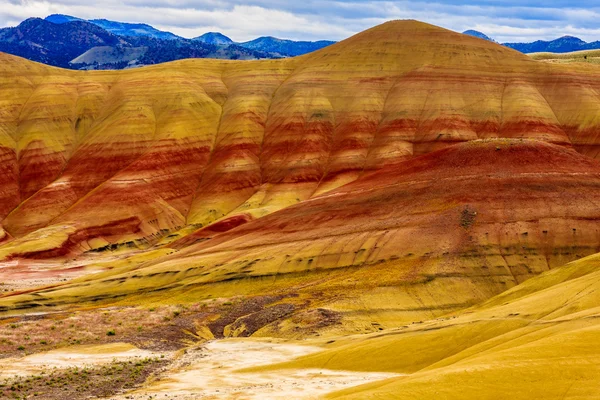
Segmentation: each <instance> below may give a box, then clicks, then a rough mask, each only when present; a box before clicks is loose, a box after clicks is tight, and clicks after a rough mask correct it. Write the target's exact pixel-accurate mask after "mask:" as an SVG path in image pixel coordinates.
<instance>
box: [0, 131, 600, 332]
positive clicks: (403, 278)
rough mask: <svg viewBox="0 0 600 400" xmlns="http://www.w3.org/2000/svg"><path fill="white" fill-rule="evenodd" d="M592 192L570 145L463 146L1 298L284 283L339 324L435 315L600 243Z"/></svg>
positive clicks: (598, 190) (596, 175)
mask: <svg viewBox="0 0 600 400" xmlns="http://www.w3.org/2000/svg"><path fill="white" fill-rule="evenodd" d="M599 195H600V164H599V163H598V162H596V161H595V160H592V159H589V158H587V157H585V156H582V155H580V154H578V153H577V152H575V151H574V150H572V149H566V148H564V147H560V146H557V145H552V144H548V143H544V142H541V141H533V140H508V139H496V140H478V141H472V142H469V143H464V144H458V145H456V146H452V147H449V148H446V149H443V150H439V151H436V152H433V153H431V154H428V155H424V156H421V157H418V158H414V159H412V160H408V161H405V162H404V163H400V164H397V165H392V166H388V167H386V168H384V169H382V170H381V171H378V172H374V173H372V174H370V175H366V176H364V177H362V178H361V179H359V180H357V181H356V182H353V183H351V184H348V185H346V186H344V187H342V188H339V189H337V190H334V191H332V192H330V193H327V194H324V195H322V196H319V197H316V198H314V199H311V200H308V201H305V202H303V203H301V204H298V205H295V206H291V207H288V208H286V209H285V210H281V211H279V212H276V213H273V214H271V215H268V216H265V217H263V218H260V219H257V220H254V221H250V222H247V223H246V224H244V225H241V226H238V227H237V228H234V229H232V230H230V231H228V232H225V233H221V234H216V235H215V236H214V237H213V239H211V240H209V241H204V242H201V243H198V244H194V245H191V246H189V247H187V248H185V249H183V250H181V251H179V252H177V253H174V254H172V255H170V256H167V257H165V258H162V259H159V260H157V261H155V262H150V263H146V264H145V265H144V266H143V267H142V268H140V269H137V270H135V271H132V272H128V273H124V274H122V275H114V276H110V277H108V278H102V279H96V280H94V279H92V280H91V281H87V282H79V283H74V284H72V285H67V286H65V287H61V288H57V289H54V290H47V291H42V292H40V293H39V294H38V295H37V296H33V297H14V298H12V299H11V298H9V299H7V302H5V304H13V305H15V304H17V303H15V302H18V303H19V307H27V306H29V305H28V304H29V303H35V304H38V305H41V304H46V303H51V304H60V303H62V302H66V303H70V302H72V301H85V300H91V299H110V298H113V297H116V298H120V297H122V296H126V295H131V294H143V295H147V296H153V295H152V294H151V293H152V292H153V291H155V290H158V291H159V294H158V296H159V297H161V298H162V296H167V297H171V296H176V297H174V298H175V299H177V298H178V297H177V296H183V297H184V298H188V297H190V298H204V297H206V296H210V295H211V294H213V295H214V294H215V293H216V294H217V295H219V296H228V295H233V294H238V295H248V294H260V293H265V292H267V293H271V292H281V291H283V292H284V293H300V294H302V296H306V298H309V299H311V301H314V303H312V304H314V305H313V307H316V306H319V305H320V306H323V305H327V306H328V307H330V308H333V309H335V310H336V311H339V312H341V313H342V314H343V315H344V316H346V317H347V320H346V322H345V327H346V328H347V327H348V326H350V327H352V328H355V327H361V326H362V325H363V324H367V323H368V324H370V322H369V321H379V323H383V324H386V323H390V324H392V323H394V324H397V323H398V322H402V321H413V320H415V319H420V318H427V317H429V318H431V317H436V316H438V315H440V314H443V313H445V312H448V311H450V310H453V309H459V308H462V307H466V306H468V305H471V304H474V303H475V302H477V301H481V300H483V299H486V298H489V297H491V296H492V295H494V294H497V293H500V292H502V291H504V290H506V289H508V288H510V287H512V286H514V285H516V284H518V283H521V282H523V281H524V280H525V279H527V278H530V277H532V276H534V275H537V274H539V273H541V272H543V271H546V270H548V269H550V268H552V267H554V266H558V265H561V264H563V263H565V262H568V261H571V260H574V259H577V258H580V257H583V256H585V255H588V254H592V253H595V252H598V250H599V249H600V246H599V244H598V243H600V231H599V227H600V224H599V222H600V211H599V209H600V208H599V207H598V204H597V199H598V198H599V197H598V196H599ZM234 226H235V224H234ZM90 287H93V288H94V290H93V293H88V291H89V288H90ZM164 290H166V291H164ZM190 290H191V292H189V291H190ZM198 290H199V291H198ZM183 293H187V294H185V295H182V294H183ZM192 293H194V294H192ZM366 310H368V312H367V311H366ZM365 313H366V314H365ZM282 329H283V328H282Z"/></svg>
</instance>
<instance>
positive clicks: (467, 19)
mask: <svg viewBox="0 0 600 400" xmlns="http://www.w3.org/2000/svg"><path fill="white" fill-rule="evenodd" d="M540 4H545V5H540ZM53 13H61V14H69V15H73V16H77V17H81V18H86V19H92V18H106V19H112V20H116V21H125V22H145V23H148V24H150V25H153V26H155V27H157V28H159V29H162V30H167V31H171V32H173V33H176V34H178V35H181V36H184V37H195V36H198V35H200V34H202V33H205V32H208V31H219V32H222V33H224V34H226V35H228V36H230V37H231V38H232V39H234V40H236V41H244V40H249V39H253V38H255V37H257V36H264V35H272V36H277V37H281V38H288V39H305V40H316V39H332V40H340V39H343V38H346V37H348V36H350V35H352V34H354V33H357V32H359V31H362V30H364V29H366V28H369V27H371V26H374V25H377V24H379V23H382V22H384V21H387V20H390V19H406V18H411V19H418V20H421V21H426V22H429V23H432V24H435V25H440V26H443V27H446V28H449V29H453V30H456V31H464V30H466V29H477V30H480V31H482V32H484V33H486V34H488V35H489V36H491V37H493V38H494V39H496V40H498V41H500V42H513V41H532V40H536V39H554V38H556V37H559V36H563V35H573V36H578V37H580V38H582V39H584V40H587V41H594V40H600V23H599V22H600V2H599V1H598V0H552V1H547V2H540V1H539V0H535V1H531V0H462V1H461V0H436V1H410V0H409V1H379V0H365V1H362V0H320V1H316V0H247V1H244V0H122V1H119V0H98V1H95V0H91V1H90V0H56V1H38V0H0V26H2V27H4V26H15V25H18V23H19V22H20V21H22V20H24V19H26V18H28V17H45V16H47V15H49V14H53Z"/></svg>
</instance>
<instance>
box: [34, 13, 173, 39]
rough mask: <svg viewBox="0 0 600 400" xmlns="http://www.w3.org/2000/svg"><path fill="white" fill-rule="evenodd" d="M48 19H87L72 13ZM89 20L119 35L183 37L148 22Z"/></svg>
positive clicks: (50, 20) (55, 22)
mask: <svg viewBox="0 0 600 400" xmlns="http://www.w3.org/2000/svg"><path fill="white" fill-rule="evenodd" d="M45 19H46V21H48V22H52V23H54V24H64V23H67V22H72V21H85V20H83V19H81V18H77V17H72V16H70V15H64V14H52V15H49V16H47V17H46V18H45ZM87 22H90V23H92V24H94V25H97V26H99V27H101V28H104V29H106V30H107V31H108V32H110V33H112V34H114V35H119V36H132V37H140V36H143V37H151V38H155V39H166V40H169V39H181V37H180V36H177V35H175V34H173V33H171V32H165V31H160V30H158V29H156V28H154V27H152V26H150V25H148V24H132V23H128V22H117V21H109V20H107V19H91V20H88V21H87Z"/></svg>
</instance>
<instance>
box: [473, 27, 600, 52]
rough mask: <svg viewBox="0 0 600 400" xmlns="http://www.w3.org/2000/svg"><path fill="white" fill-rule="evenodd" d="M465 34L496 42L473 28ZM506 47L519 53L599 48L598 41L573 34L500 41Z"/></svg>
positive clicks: (599, 43)
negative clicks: (507, 41) (545, 38)
mask: <svg viewBox="0 0 600 400" xmlns="http://www.w3.org/2000/svg"><path fill="white" fill-rule="evenodd" d="M463 33H464V34H465V35H471V36H475V37H478V38H481V39H486V40H489V41H491V42H496V41H495V40H494V39H492V38H490V37H489V36H487V35H486V34H484V33H481V32H479V31H475V30H472V29H470V30H468V31H464V32H463ZM502 45H504V46H506V47H510V48H511V49H514V50H517V51H520V52H521V53H525V54H527V53H545V52H548V53H570V52H573V51H580V50H595V49H600V42H598V41H596V42H589V43H588V42H585V41H583V40H581V39H579V38H577V37H574V36H563V37H560V38H558V39H554V40H536V41H535V42H531V43H502Z"/></svg>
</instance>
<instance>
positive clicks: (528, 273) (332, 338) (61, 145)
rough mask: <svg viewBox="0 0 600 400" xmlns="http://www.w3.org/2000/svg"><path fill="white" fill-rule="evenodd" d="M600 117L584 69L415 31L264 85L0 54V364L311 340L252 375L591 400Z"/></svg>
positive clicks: (204, 72) (201, 73) (597, 303)
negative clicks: (94, 352)
mask: <svg viewBox="0 0 600 400" xmlns="http://www.w3.org/2000/svg"><path fill="white" fill-rule="evenodd" d="M44 22H46V23H48V22H47V21H44ZM72 23H81V22H78V21H75V22H68V23H66V24H72ZM63 25H64V24H63ZM146 39H147V38H146ZM136 40H145V39H144V38H137V39H136ZM153 40H156V39H153ZM141 43H142V42H135V44H138V45H141ZM106 56H107V57H108V56H110V54H109V55H106ZM599 92H600V69H598V67H597V66H596V65H594V64H593V63H568V64H560V63H547V62H540V61H536V60H534V59H532V58H531V57H529V56H526V55H523V54H521V53H519V52H517V51H514V50H511V49H509V48H506V47H504V46H501V45H498V44H495V43H492V42H490V41H485V40H481V39H478V38H474V37H471V36H468V35H462V34H458V33H455V32H451V31H447V30H444V29H442V28H438V27H435V26H432V25H428V24H423V23H420V22H417V21H392V22H389V23H386V24H383V25H380V26H377V27H374V28H372V29H369V30H367V31H365V32H362V33H360V34H358V35H355V36H353V37H351V38H349V39H347V40H344V41H342V42H339V43H336V44H333V45H331V46H328V47H326V48H323V49H321V50H318V51H316V52H314V53H310V54H307V55H303V56H299V57H294V58H283V59H278V60H256V61H249V62H238V61H231V60H216V59H190V60H183V61H175V62H172V63H166V64H161V65H154V66H149V67H144V68H138V69H131V70H125V71H72V70H64V69H59V68H54V67H49V66H46V65H43V64H38V63H34V62H31V61H28V60H25V59H22V58H19V57H15V56H11V55H8V54H4V53H1V54H0V159H1V160H2V163H0V169H1V173H0V220H1V225H0V268H1V269H0V270H1V271H2V284H1V287H2V290H3V291H2V293H0V317H1V318H0V337H2V340H1V341H0V350H2V354H3V355H4V356H5V357H9V356H22V355H23V354H24V353H25V352H28V353H37V352H41V351H47V350H49V349H52V348H56V347H64V346H72V345H74V344H77V345H79V344H83V345H90V344H95V345H98V344H101V343H112V344H114V342H115V341H118V342H126V343H127V345H126V346H125V348H131V344H135V345H136V346H140V347H143V348H144V349H153V350H156V349H158V351H160V352H164V351H169V350H177V349H181V348H182V347H184V346H188V345H192V346H196V347H198V345H199V344H200V343H202V341H205V340H212V339H214V338H224V337H245V336H255V337H267V338H270V339H266V340H262V341H261V343H262V344H265V343H267V344H268V343H272V342H274V341H276V340H277V339H275V340H273V338H285V339H287V340H288V341H290V342H292V343H293V342H294V339H301V341H299V342H298V343H301V344H303V345H306V344H313V345H319V346H322V347H323V348H324V351H323V352H321V353H314V354H312V355H309V356H305V357H302V358H299V359H296V360H294V361H291V362H287V363H284V364H278V365H271V366H262V367H259V368H254V370H255V371H256V370H258V371H259V372H260V371H264V370H265V369H270V370H273V369H279V370H281V369H283V368H309V370H302V371H299V372H298V373H295V374H296V375H298V376H301V375H306V376H311V375H314V374H315V373H314V371H315V370H314V369H312V370H311V368H328V369H333V370H338V369H339V370H343V371H359V372H361V371H363V372H364V371H378V372H394V373H400V374H403V375H401V376H395V377H393V378H391V379H387V380H384V381H378V382H375V383H370V384H368V385H363V386H358V387H353V388H350V389H347V390H344V391H342V392H337V393H331V394H329V397H331V398H361V399H362V398H415V399H422V398H425V399H427V398H436V399H437V398H440V397H442V398H457V399H458V398H465V397H467V398H471V397H472V398H485V399H497V398H504V397H507V391H508V392H509V397H514V398H517V399H529V398H532V396H533V397H543V398H557V399H558V398H572V399H581V398H593V397H594V396H597V394H598V387H597V382H598V379H599V375H598V374H599V371H600V369H599V368H596V366H598V365H600V353H599V348H598V345H597V343H598V340H597V338H598V336H599V331H598V327H599V326H600V325H598V321H600V318H598V314H599V307H600V297H599V293H600V290H598V289H599V288H598V282H600V281H599V279H598V278H599V275H598V274H599V273H600V272H599V270H598V260H599V257H600V256H599V254H600V253H599V252H600V240H599V239H600V209H599V208H598V206H597V203H598V200H597V199H598V198H599V196H600V163H599V162H598V160H597V159H598V158H599V157H600V154H599V151H598V150H599V148H600V147H599V146H600V143H599V140H600V139H599V138H600V107H599V101H600V99H599V98H598V93H599ZM586 256H589V257H587V258H586ZM40 285H41V286H40ZM46 311H49V312H50V313H45V312H46ZM31 313H33V314H31ZM53 327H54V328H53ZM57 327H60V329H56V328H57ZM307 339H309V340H307ZM220 343H223V345H224V346H226V345H227V343H230V341H224V342H220ZM119 346H120V347H121V348H122V347H123V345H119ZM262 348H263V349H264V347H262ZM254 349H256V347H255V348H254ZM253 351H254V353H253V356H254V354H256V350H253ZM200 353H201V357H205V356H206V354H205V353H204V352H203V351H202V352H200ZM46 354H47V353H46ZM153 354H157V355H158V354H159V353H153ZM179 354H181V353H179ZM302 354H307V353H302ZM165 358H167V357H165ZM282 359H285V358H278V360H279V361H278V362H280V361H281V360H282ZM160 360H163V361H161V362H164V363H167V364H168V363H169V362H170V361H169V360H164V359H162V358H161V359H160ZM178 360H181V359H180V358H178ZM186 360H187V359H186ZM19 361H21V359H17V361H16V362H15V363H19ZM205 361H206V360H205V359H204V358H201V360H200V362H205ZM10 362H12V361H10ZM5 364H8V363H5ZM177 365H179V367H181V365H182V364H181V363H179V364H171V366H174V367H177ZM186 365H187V364H186ZM215 365H218V364H215ZM112 369H113V368H111V369H110V370H112ZM106 370H109V369H106ZM106 370H104V371H106ZM170 370H171V371H174V373H178V371H179V372H181V371H182V369H181V368H170ZM86 371H88V369H87V368H86ZM137 371H140V370H137ZM156 371H157V373H159V374H160V371H158V370H156ZM87 373H88V372H86V374H87ZM183 373H185V370H184V372H183ZM232 374H233V372H232ZM49 376H50V375H49ZM282 376H283V375H282ZM288 376H289V375H288ZM280 378H281V376H280V375H276V379H280ZM27 379H28V378H25V379H24V380H23V382H24V383H25V384H26V385H22V386H21V387H19V386H18V385H16V386H14V387H15V388H19V390H20V391H19V394H24V395H25V394H28V393H29V392H26V391H25V390H23V391H21V388H25V389H26V388H27V387H28V386H27V385H28V383H27ZM32 379H35V378H32ZM40 379H42V380H43V379H46V378H44V377H42V378H40ZM52 379H53V380H52V381H50V380H48V381H47V382H48V386H51V385H53V384H54V382H56V379H54V375H52ZM261 379H264V378H261ZM5 382H6V383H5V386H4V388H3V389H1V390H2V391H3V392H2V393H8V392H9V390H10V389H9V388H10V387H11V386H9V385H13V383H12V381H11V382H8V381H5ZM30 382H31V381H30ZM224 384H225V385H227V383H224ZM266 384H268V382H267V383H266ZM36 387H39V386H36ZM86 390H89V389H86ZM13 394H14V393H13ZM86 394H87V393H86ZM239 394H240V393H237V392H236V393H235V395H236V396H237V395H239ZM11 395H12V394H11ZM62 397H64V393H63V391H62V389H61V391H60V393H59V395H58V396H57V397H56V398H62ZM158 397H163V396H162V393H161V396H158Z"/></svg>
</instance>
